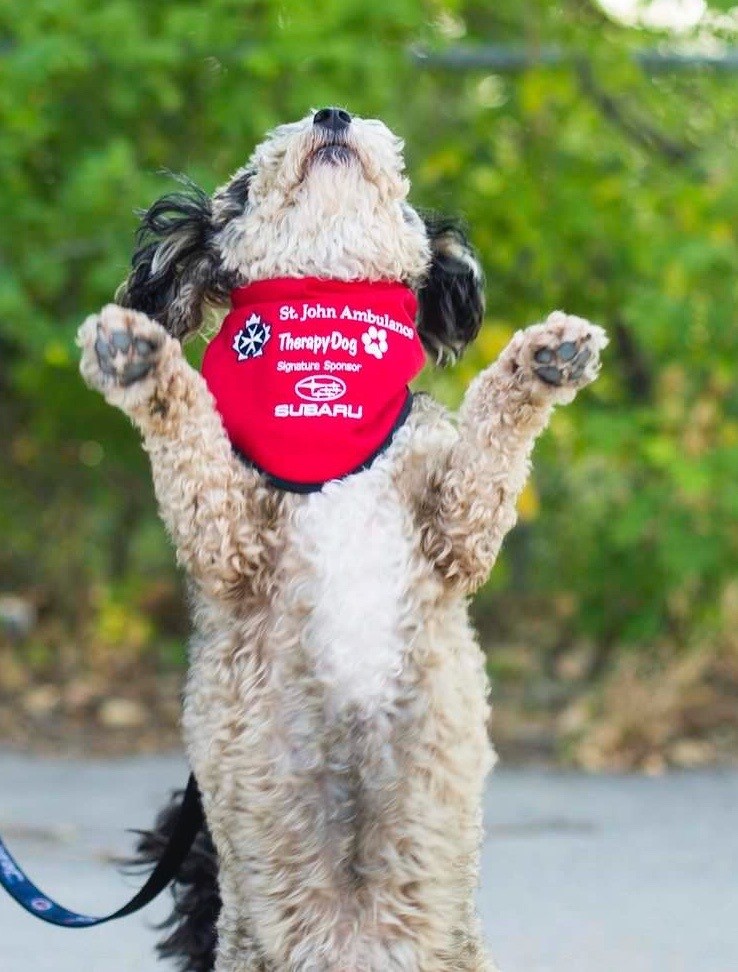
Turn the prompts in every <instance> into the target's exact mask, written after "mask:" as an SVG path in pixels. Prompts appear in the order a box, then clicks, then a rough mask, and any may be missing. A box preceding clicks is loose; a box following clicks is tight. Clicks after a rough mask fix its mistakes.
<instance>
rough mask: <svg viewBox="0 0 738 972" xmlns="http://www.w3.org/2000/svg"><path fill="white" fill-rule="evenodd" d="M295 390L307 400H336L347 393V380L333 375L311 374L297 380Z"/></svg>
mask: <svg viewBox="0 0 738 972" xmlns="http://www.w3.org/2000/svg"><path fill="white" fill-rule="evenodd" d="M295 391H296V392H297V394H298V395H299V396H300V398H302V399H303V400H304V401H306V402H335V400H336V399H337V398H343V396H344V395H345V394H346V382H345V381H342V380H341V379H340V378H333V377H332V376H331V375H310V377H309V378H301V379H300V381H298V382H297V384H296V385H295Z"/></svg>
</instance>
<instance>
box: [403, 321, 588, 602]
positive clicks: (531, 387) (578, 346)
mask: <svg viewBox="0 0 738 972" xmlns="http://www.w3.org/2000/svg"><path fill="white" fill-rule="evenodd" d="M606 343H607V339H606V337H605V332H604V331H603V330H602V328H600V327H595V326H594V325H592V324H590V323H589V322H588V321H585V320H583V319H582V318H580V317H570V316H568V315H566V314H563V313H561V312H560V311H557V312H555V313H553V314H551V315H550V316H549V318H548V320H547V321H546V322H545V323H544V324H538V325H535V326H534V327H529V328H527V330H525V331H518V333H517V334H516V335H515V336H514V337H513V339H512V341H511V342H510V344H509V345H508V346H507V348H506V349H505V350H504V351H503V353H502V355H501V356H500V358H499V359H498V360H497V361H496V362H495V364H493V365H492V366H491V367H489V368H487V369H486V370H485V371H483V372H482V373H481V374H480V375H478V376H477V378H476V379H475V380H474V381H473V382H472V384H471V386H470V387H469V390H468V392H467V395H466V397H465V399H464V403H463V405H462V407H461V411H460V413H459V437H458V440H457V442H456V443H455V445H454V446H452V448H451V450H450V452H449V453H448V455H447V457H446V461H445V462H444V463H443V464H441V465H440V467H439V468H438V469H436V470H435V471H434V473H433V474H432V475H431V477H430V482H429V483H428V486H427V490H426V494H425V495H424V496H423V497H421V504H420V509H421V511H422V512H421V513H420V514H419V525H420V529H421V532H422V535H423V550H424V553H425V554H426V555H427V556H428V557H430V559H431V560H432V562H433V563H434V564H435V565H436V567H437V568H438V569H439V571H440V572H441V574H442V576H443V577H444V579H445V580H446V581H447V582H448V583H449V585H450V586H452V587H454V588H456V589H458V590H461V591H462V592H464V593H469V592H471V591H474V590H475V589H476V588H477V587H479V585H480V584H482V583H483V582H484V580H486V578H487V575H488V574H489V571H490V570H491V568H492V565H493V564H494V562H495V560H496V558H497V554H498V553H499V550H500V545H501V544H502V540H503V538H504V537H505V534H506V533H507V532H508V531H509V530H510V528H511V527H512V526H513V524H514V523H515V520H516V511H515V504H516V501H517V498H518V496H519V495H520V491H521V490H522V488H523V486H524V484H525V481H526V479H527V477H528V472H529V468H530V454H531V451H532V449H533V444H534V442H535V440H536V438H537V436H538V435H539V434H540V433H541V432H542V431H543V429H544V428H545V427H546V425H547V424H548V421H549V418H550V416H551V412H552V410H553V407H554V406H555V405H557V404H565V403H567V402H570V401H571V400H572V399H573V398H574V395H575V394H576V392H577V390H578V389H579V388H582V387H583V386H584V385H587V384H589V382H591V381H593V380H594V379H595V378H596V377H597V373H598V371H599V353H600V351H601V349H602V348H603V347H604V346H605V345H606Z"/></svg>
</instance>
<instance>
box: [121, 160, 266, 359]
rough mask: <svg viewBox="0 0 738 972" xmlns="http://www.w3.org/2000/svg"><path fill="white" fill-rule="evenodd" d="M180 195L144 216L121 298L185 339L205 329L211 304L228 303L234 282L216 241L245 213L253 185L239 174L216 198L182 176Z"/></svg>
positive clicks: (172, 195) (171, 196)
mask: <svg viewBox="0 0 738 972" xmlns="http://www.w3.org/2000/svg"><path fill="white" fill-rule="evenodd" d="M177 178H178V179H179V181H180V183H181V184H182V189H181V190H180V191H179V192H172V193H168V194H167V195H166V196H162V197H161V199H157V201H156V202H155V203H153V205H152V206H150V207H149V209H147V210H146V211H145V212H143V213H142V215H141V225H140V226H139V229H138V233H137V234H136V250H135V252H134V254H133V260H132V270H131V273H130V274H129V276H128V279H127V280H126V281H125V283H124V284H123V286H122V288H121V290H120V292H119V293H118V295H117V299H118V302H119V303H120V304H122V305H123V306H124V307H131V308H133V309H134V310H139V311H143V312H144V313H145V314H148V315H149V317H152V318H154V320H157V321H159V323H160V324H162V325H163V326H164V327H165V328H166V329H167V330H168V331H169V333H170V334H171V335H173V336H174V337H176V338H179V339H180V340H181V339H183V338H185V337H187V336H188V335H189V334H192V333H193V332H194V331H197V330H198V328H199V327H200V325H201V324H202V315H203V305H204V303H205V302H206V301H211V302H216V303H217V302H223V301H224V300H225V299H226V297H227V294H228V290H229V289H230V285H231V281H230V280H229V279H228V275H226V274H224V273H223V271H222V269H221V267H220V253H219V251H218V248H217V247H216V246H215V242H214V240H215V236H216V234H217V232H218V231H219V230H220V229H222V227H223V226H224V225H225V223H226V222H227V221H228V220H229V219H232V218H233V217H234V216H235V215H239V214H240V213H241V212H243V208H244V206H245V204H246V195H247V193H248V180H247V179H245V178H244V174H243V173H237V174H236V176H235V177H234V179H232V180H231V182H230V183H228V185H227V186H225V187H224V188H223V189H222V190H221V191H220V192H219V193H216V196H215V197H214V198H213V199H211V198H210V197H209V196H208V194H207V193H206V192H205V191H204V190H202V189H201V188H200V187H199V186H197V185H196V184H195V183H194V182H192V181H191V180H190V179H186V178H184V177H182V176H178V177H177Z"/></svg>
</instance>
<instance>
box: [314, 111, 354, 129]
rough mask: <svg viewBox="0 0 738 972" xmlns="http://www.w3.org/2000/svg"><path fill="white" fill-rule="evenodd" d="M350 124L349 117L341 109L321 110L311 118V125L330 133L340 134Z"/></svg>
mask: <svg viewBox="0 0 738 972" xmlns="http://www.w3.org/2000/svg"><path fill="white" fill-rule="evenodd" d="M350 124H351V115H349V113H348V112H347V111H344V110H343V109H342V108H321V109H320V111H316V112H315V115H314V116H313V125H318V126H319V127H320V128H327V129H328V130H329V131H331V132H342V131H344V129H346V128H348V127H349V125H350Z"/></svg>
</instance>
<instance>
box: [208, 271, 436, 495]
mask: <svg viewBox="0 0 738 972" xmlns="http://www.w3.org/2000/svg"><path fill="white" fill-rule="evenodd" d="M231 301H232V309H231V312H230V313H229V314H228V316H227V317H226V319H225V320H224V321H223V326H222V327H221V329H220V331H219V332H218V334H217V335H216V337H215V338H214V339H213V340H212V341H211V342H210V344H209V345H208V347H207V350H206V351H205V357H204V359H203V363H202V373H203V376H204V378H205V381H206V382H207V384H208V387H209V388H210V391H211V392H212V394H213V396H214V397H215V402H216V405H217V407H218V411H219V412H220V414H221V417H222V419H223V424H224V426H225V428H226V431H227V432H228V435H229V437H230V439H231V442H232V443H233V445H234V446H235V448H236V449H237V450H238V451H239V452H241V453H243V454H244V456H245V457H246V458H247V459H249V460H250V461H251V462H253V463H254V465H256V466H257V467H258V468H259V469H261V470H263V471H264V472H266V473H268V474H269V475H270V476H271V477H272V478H273V479H275V480H279V481H283V482H285V483H287V484H293V485H296V486H298V487H299V486H300V485H304V486H310V485H317V484H322V483H324V482H327V481H328V480H330V479H338V478H340V477H341V476H346V475H348V474H349V473H352V472H355V471H357V470H358V469H360V468H361V467H362V466H364V465H365V464H367V463H368V462H369V461H371V459H372V458H373V457H374V456H375V455H376V454H377V452H378V451H381V449H382V447H383V446H384V445H385V444H386V443H387V442H388V440H389V439H390V438H391V437H392V434H393V432H394V430H395V429H396V428H397V426H398V425H399V424H400V423H401V422H402V420H403V418H404V417H405V416H406V415H407V411H408V408H409V402H410V393H409V391H408V388H407V385H408V382H409V381H411V380H412V379H413V378H414V377H415V376H416V375H417V374H418V372H419V371H420V370H421V368H422V367H423V361H424V355H423V348H422V345H421V343H420V339H419V338H418V335H417V332H416V330H415V312H416V309H417V302H416V300H415V295H414V294H413V292H412V291H411V290H410V289H409V288H408V287H405V286H404V285H403V284H399V283H384V282H367V281H358V282H352V283H346V282H343V281H337V280H319V279H317V278H314V277H305V278H288V277H285V278H281V279H275V280H261V281H258V282H257V283H253V284H250V285H249V286H247V287H239V288H237V289H236V290H234V291H233V293H232V294H231Z"/></svg>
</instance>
